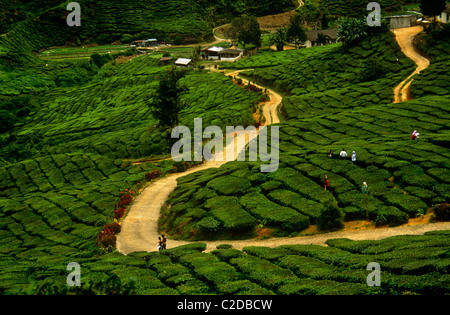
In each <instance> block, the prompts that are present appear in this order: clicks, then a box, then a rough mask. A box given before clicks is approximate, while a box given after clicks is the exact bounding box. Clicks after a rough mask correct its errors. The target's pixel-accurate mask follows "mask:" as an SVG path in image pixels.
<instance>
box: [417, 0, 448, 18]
mask: <svg viewBox="0 0 450 315" xmlns="http://www.w3.org/2000/svg"><path fill="white" fill-rule="evenodd" d="M445 3H446V0H421V1H420V11H421V12H422V14H423V15H426V16H433V17H434V18H436V16H437V15H439V14H441V13H442V11H444V10H445Z"/></svg>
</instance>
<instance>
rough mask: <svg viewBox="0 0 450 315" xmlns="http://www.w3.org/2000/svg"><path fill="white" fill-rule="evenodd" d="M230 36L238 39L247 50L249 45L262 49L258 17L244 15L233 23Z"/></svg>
mask: <svg viewBox="0 0 450 315" xmlns="http://www.w3.org/2000/svg"><path fill="white" fill-rule="evenodd" d="M229 36H230V37H232V38H234V39H236V40H237V41H238V42H239V43H240V44H242V46H243V47H244V49H245V46H246V45H248V44H253V45H255V46H256V47H257V48H259V47H261V27H260V25H259V22H258V20H257V18H256V17H254V16H248V15H242V16H241V17H237V18H234V19H233V21H232V22H231V28H230V30H229Z"/></svg>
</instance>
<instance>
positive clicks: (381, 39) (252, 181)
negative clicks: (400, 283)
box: [160, 33, 450, 240]
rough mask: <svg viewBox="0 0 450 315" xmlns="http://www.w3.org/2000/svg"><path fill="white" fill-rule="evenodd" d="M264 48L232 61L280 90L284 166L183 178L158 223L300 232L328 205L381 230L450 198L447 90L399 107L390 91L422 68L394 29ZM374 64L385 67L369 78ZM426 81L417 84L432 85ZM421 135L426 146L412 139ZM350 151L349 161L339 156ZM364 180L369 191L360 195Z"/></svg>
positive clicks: (219, 231)
mask: <svg viewBox="0 0 450 315" xmlns="http://www.w3.org/2000/svg"><path fill="white" fill-rule="evenodd" d="M438 47H439V46H438ZM444 47H445V46H444ZM441 49H442V48H441ZM264 54H266V55H269V53H268V52H266V53H263V54H261V55H257V56H255V57H251V58H247V59H244V60H241V61H239V62H236V63H233V64H232V65H231V67H233V68H238V69H239V68H240V67H245V66H251V67H253V68H254V69H255V70H254V71H246V72H243V73H242V75H245V76H246V77H248V78H249V79H252V80H254V81H256V82H258V83H261V84H263V85H265V86H270V87H274V88H275V89H276V90H278V91H279V92H280V93H283V96H284V97H283V108H282V110H283V114H284V118H285V120H286V122H285V123H282V124H279V127H280V144H279V151H280V162H281V163H280V166H279V169H278V170H277V171H276V172H274V173H260V170H259V164H258V163H256V164H255V163H239V162H236V163H228V164H227V165H225V166H223V167H221V168H220V169H219V170H218V171H203V172H199V173H196V174H191V175H188V176H186V177H184V178H181V179H180V180H179V185H178V187H177V188H176V190H175V191H174V192H173V193H172V194H171V196H170V197H169V200H168V201H167V205H166V207H165V208H164V209H163V211H162V217H161V219H160V226H161V227H162V229H164V230H166V231H167V232H168V233H170V234H171V235H175V236H176V237H179V238H183V239H189V238H193V239H198V240H202V239H209V238H211V237H215V238H219V239H220V238H224V237H225V238H230V237H231V238H242V237H248V236H249V235H255V228H256V227H258V226H265V227H270V228H272V229H274V230H275V235H294V234H296V233H298V232H300V231H302V230H304V229H306V228H307V227H308V226H309V225H310V224H315V223H317V222H316V221H317V218H318V216H319V215H320V213H321V210H322V209H323V208H325V207H327V206H325V205H327V204H329V203H331V204H335V205H338V207H339V208H340V211H341V212H342V217H343V219H344V220H347V221H351V220H359V219H365V218H366V216H368V218H369V220H371V221H373V222H375V223H376V225H380V226H381V225H390V226H396V225H401V224H403V223H406V222H408V219H409V218H414V217H417V216H420V215H423V214H425V213H427V212H428V209H429V208H431V207H432V206H433V205H435V204H440V203H446V202H447V201H448V198H449V194H448V191H449V188H450V187H449V182H448V180H447V179H446V178H447V176H448V175H449V163H448V161H449V160H448V158H449V156H450V152H449V150H448V137H449V129H448V124H449V117H450V116H449V107H448V102H449V95H450V90H449V89H448V88H445V87H443V88H442V89H441V90H440V91H442V92H441V93H439V95H435V94H434V93H429V92H428V91H429V90H425V92H423V93H422V94H421V96H422V97H421V98H418V99H415V100H412V101H409V102H405V103H400V104H392V99H393V94H392V90H393V87H394V86H395V85H396V84H398V82H401V81H402V80H403V79H404V77H407V76H408V74H409V73H410V72H412V71H413V70H414V67H413V65H412V61H411V60H409V59H407V58H406V57H405V56H404V55H403V54H402V52H401V51H400V49H399V47H398V45H397V44H396V42H395V41H394V40H393V36H392V34H390V33H385V34H380V35H375V36H371V37H369V38H368V39H366V40H364V41H363V42H362V43H361V44H360V45H358V46H355V47H352V48H349V49H348V50H343V49H342V48H341V47H340V46H339V45H335V46H328V47H319V48H318V49H313V50H300V51H283V52H275V53H272V54H271V55H272V58H263V56H264ZM436 55H438V56H442V53H441V54H438V53H437V54H436ZM273 56H280V57H279V58H277V59H275V58H274V57H273ZM443 60H444V61H445V60H447V59H445V57H444V58H443ZM444 61H439V62H440V63H437V64H438V65H442V63H443V62H444ZM272 64H273V65H272ZM223 66H225V65H223ZM373 69H375V70H376V69H378V70H379V71H378V72H377V73H376V76H374V77H369V76H368V74H370V75H373V72H371V70H373ZM433 69H435V70H433ZM437 69H439V68H438V67H434V68H432V67H430V69H426V70H425V71H424V76H425V77H427V76H428V78H429V80H430V81H431V82H430V83H431V84H433V83H432V82H436V84H435V85H434V86H433V87H432V88H433V89H436V90H437V89H440V87H439V86H438V84H437V82H440V81H444V80H441V79H440V77H439V76H438V75H437V74H438V73H442V74H444V72H442V71H440V70H439V72H438V70H437ZM431 77H432V78H433V80H434V81H433V80H431ZM421 78H422V76H419V77H418V83H415V85H414V86H419V88H420V86H422V85H425V84H430V83H428V82H427V81H426V79H425V80H424V79H421ZM422 82H423V83H422ZM445 82H446V81H445ZM418 90H419V89H418ZM419 91H420V90H419ZM444 91H445V92H444ZM416 93H419V92H416ZM424 95H425V96H424ZM413 130H419V133H420V134H421V138H420V139H419V141H412V140H411V139H410V135H411V133H412V131H413ZM342 149H345V150H346V151H347V153H348V155H349V158H346V159H341V158H340V157H339V153H340V152H341V150H342ZM330 150H332V151H333V154H334V157H333V158H332V159H330V158H329V157H328V153H329V152H330ZM353 151H355V152H356V156H357V158H356V161H355V162H352V161H351V159H350V156H351V155H352V152H353ZM325 175H327V178H328V180H329V182H330V188H329V189H328V190H324V187H323V182H324V177H325ZM364 182H366V183H367V184H368V186H369V190H370V193H369V195H368V196H365V195H363V194H362V193H361V187H362V185H363V183H364ZM366 198H367V199H366ZM167 209H170V210H167ZM230 209H232V210H230Z"/></svg>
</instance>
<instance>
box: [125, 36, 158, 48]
mask: <svg viewBox="0 0 450 315" xmlns="http://www.w3.org/2000/svg"><path fill="white" fill-rule="evenodd" d="M131 46H132V47H138V48H142V47H156V46H158V40H157V39H156V38H150V39H143V40H135V41H134V42H133V43H132V45H131Z"/></svg>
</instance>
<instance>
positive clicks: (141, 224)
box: [116, 73, 282, 254]
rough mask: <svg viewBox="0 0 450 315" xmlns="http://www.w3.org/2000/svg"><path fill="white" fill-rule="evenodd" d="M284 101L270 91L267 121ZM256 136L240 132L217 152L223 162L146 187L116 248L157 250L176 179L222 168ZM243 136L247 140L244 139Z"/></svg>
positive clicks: (176, 243) (271, 120) (173, 243)
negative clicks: (163, 210) (160, 221)
mask: <svg viewBox="0 0 450 315" xmlns="http://www.w3.org/2000/svg"><path fill="white" fill-rule="evenodd" d="M237 74H238V73H235V75H237ZM260 88H263V87H260ZM281 100H282V98H281V96H280V95H279V94H277V93H275V92H274V91H270V100H269V101H268V102H266V104H265V106H264V107H263V109H264V110H263V113H264V116H265V120H266V123H267V122H269V123H270V124H271V123H275V122H279V118H278V114H277V108H278V106H279V105H280V104H281ZM226 136H229V135H226ZM256 136H257V134H254V135H251V136H250V137H247V136H246V133H245V132H240V133H237V134H236V137H235V141H234V143H230V145H228V146H226V147H225V148H224V150H223V151H222V152H218V153H217V154H223V158H222V160H223V161H212V162H205V163H204V164H202V165H199V166H197V167H195V168H192V169H190V170H188V171H186V172H183V173H178V174H172V175H170V176H167V177H164V178H161V179H158V180H156V181H155V182H153V183H151V184H150V185H149V186H148V187H146V188H145V189H144V190H143V191H142V192H141V194H140V195H139V196H138V197H136V199H135V200H134V202H133V203H132V204H131V207H130V208H129V210H128V214H127V216H126V217H125V219H124V220H123V222H122V228H121V232H120V233H119V234H118V236H117V244H116V247H117V250H118V251H119V252H121V253H123V254H128V253H131V252H134V251H155V250H156V244H157V241H158V236H160V234H159V229H158V218H159V215H160V211H161V207H162V206H163V205H164V203H165V202H166V200H167V198H168V197H169V195H170V193H171V192H172V191H173V190H174V189H175V188H176V186H177V178H180V177H182V176H186V175H188V174H191V173H193V172H197V171H201V170H205V169H209V168H218V167H220V166H221V165H223V164H225V163H226V162H227V158H226V156H227V152H231V151H233V152H234V159H237V155H238V153H239V152H241V151H242V150H244V149H245V145H246V144H247V143H248V142H249V141H251V140H253V139H254V138H256ZM243 137H244V141H241V140H242V138H243ZM186 243H187V242H184V241H174V240H170V241H169V242H168V248H170V247H176V246H180V245H183V244H186Z"/></svg>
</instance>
